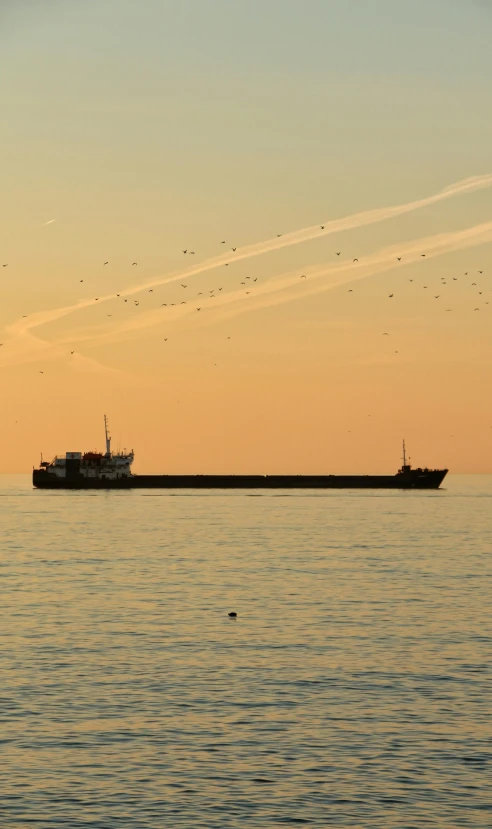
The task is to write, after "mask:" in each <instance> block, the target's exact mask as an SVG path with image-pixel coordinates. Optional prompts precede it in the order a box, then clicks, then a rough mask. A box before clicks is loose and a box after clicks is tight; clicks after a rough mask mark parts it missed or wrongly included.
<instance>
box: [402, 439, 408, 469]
mask: <svg viewBox="0 0 492 829" xmlns="http://www.w3.org/2000/svg"><path fill="white" fill-rule="evenodd" d="M406 465H407V452H406V448H405V438H403V466H406Z"/></svg>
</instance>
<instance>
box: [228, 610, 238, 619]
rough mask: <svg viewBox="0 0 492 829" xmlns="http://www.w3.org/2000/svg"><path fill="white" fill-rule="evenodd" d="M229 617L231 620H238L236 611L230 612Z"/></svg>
mask: <svg viewBox="0 0 492 829" xmlns="http://www.w3.org/2000/svg"><path fill="white" fill-rule="evenodd" d="M227 615H228V616H230V617H231V619H235V618H236V616H237V613H235V612H234V610H231V612H230V613H228V614H227Z"/></svg>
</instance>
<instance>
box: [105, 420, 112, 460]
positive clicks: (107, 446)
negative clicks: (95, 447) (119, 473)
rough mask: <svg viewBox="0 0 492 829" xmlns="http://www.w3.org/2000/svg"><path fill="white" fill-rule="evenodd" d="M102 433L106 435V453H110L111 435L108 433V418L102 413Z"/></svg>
mask: <svg viewBox="0 0 492 829" xmlns="http://www.w3.org/2000/svg"><path fill="white" fill-rule="evenodd" d="M104 433H105V435H106V455H110V454H111V437H110V434H109V426H108V418H107V417H106V415H104Z"/></svg>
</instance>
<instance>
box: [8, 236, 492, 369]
mask: <svg viewBox="0 0 492 829" xmlns="http://www.w3.org/2000/svg"><path fill="white" fill-rule="evenodd" d="M489 242H492V221H491V222H485V223H483V224H480V225H475V226H473V227H470V228H467V229H465V230H461V231H452V232H448V233H440V234H436V235H434V236H429V237H424V238H422V239H417V240H414V241H413V242H410V243H408V244H406V245H398V246H396V245H393V246H391V247H387V248H384V249H382V250H380V251H377V252H376V253H374V254H372V255H370V256H368V257H367V258H366V259H365V260H364V262H363V263H361V264H355V263H353V262H346V263H340V264H339V265H331V266H328V267H326V266H320V267H318V268H312V269H310V270H307V271H306V274H307V277H308V278H307V279H306V281H305V282H304V281H303V282H302V287H301V285H300V278H299V273H288V274H284V275H283V276H280V277H278V278H276V279H272V280H270V281H269V282H268V283H264V284H263V285H261V286H259V287H258V288H256V289H255V295H254V296H252V297H251V298H250V299H246V297H245V294H244V290H236V291H233V292H231V293H229V294H221V295H220V296H218V297H217V298H216V300H214V301H213V304H212V301H211V300H208V299H206V300H205V301H206V302H207V305H206V306H203V311H204V312H205V313H204V314H203V316H202V315H201V316H200V318H198V315H197V313H196V310H195V307H193V308H191V307H190V306H188V305H187V306H186V307H183V306H177V307H176V308H173V309H171V308H167V309H166V311H163V310H162V309H161V308H159V309H155V310H152V311H148V312H144V313H143V314H141V315H139V316H138V317H136V318H134V319H133V320H129V321H127V322H124V323H121V324H119V325H117V326H116V327H114V328H112V329H111V330H110V331H107V332H106V333H103V334H100V335H96V336H94V333H93V332H89V333H88V334H87V335H86V336H79V337H73V336H72V337H71V338H70V343H71V344H75V343H76V342H79V343H84V342H90V343H91V344H96V343H104V342H117V341H119V340H122V339H125V338H126V337H127V335H131V334H132V333H136V332H138V331H142V330H146V329H148V328H151V327H153V326H155V325H166V326H172V325H174V324H176V323H179V322H185V323H186V318H188V321H191V326H189V325H188V326H185V327H188V328H196V327H199V328H201V327H204V326H208V325H214V324H216V323H217V322H221V321H222V320H224V319H229V318H232V317H235V316H237V315H238V314H242V313H247V312H250V311H257V310H260V309H263V308H267V307H269V306H273V305H279V304H281V303H285V302H293V301H295V300H299V299H304V298H305V297H306V296H311V295H313V294H319V293H322V292H325V291H330V290H334V289H335V288H337V287H339V286H341V285H344V284H347V283H353V282H354V281H358V280H361V279H367V278H368V277H371V276H374V275H376V274H379V273H383V272H385V271H388V270H392V269H394V268H395V267H396V268H397V269H398V268H401V267H404V266H405V265H409V264H412V263H415V262H419V261H421V253H422V250H425V252H426V259H432V258H434V257H437V256H442V255H444V254H449V253H453V252H456V251H458V250H465V249H467V248H470V247H475V246H478V245H482V244H487V243H489ZM397 254H398V255H401V256H402V260H403V261H402V263H401V264H398V265H397V264H396V256H397ZM395 279H398V277H397V276H396V277H395ZM13 343H14V344H15V346H16V349H15V352H14V360H15V362H27V361H32V353H33V348H34V350H35V352H36V355H37V356H36V359H39V354H40V353H41V354H42V356H43V359H45V358H48V359H49V358H53V359H54V358H56V357H58V356H60V354H61V353H63V354H64V355H66V349H67V341H65V340H59V341H58V342H56V343H53V344H48V343H46V342H45V341H44V340H38V338H36V337H34V336H33V335H32V334H31V333H30V332H29V331H24V332H22V334H19V335H18V337H17V338H16V339H14V341H13ZM6 345H8V343H6ZM1 356H2V357H4V358H5V359H4V361H3V362H4V364H7V360H8V359H9V357H8V352H7V351H6V352H4V353H3V354H2V355H1ZM9 364H11V361H10V360H9Z"/></svg>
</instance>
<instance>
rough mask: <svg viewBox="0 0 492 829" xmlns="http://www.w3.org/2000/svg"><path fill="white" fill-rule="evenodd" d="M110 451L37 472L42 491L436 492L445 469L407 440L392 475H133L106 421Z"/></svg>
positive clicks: (69, 456) (78, 455)
mask: <svg viewBox="0 0 492 829" xmlns="http://www.w3.org/2000/svg"><path fill="white" fill-rule="evenodd" d="M104 431H105V438H106V452H104V453H103V452H85V453H82V452H66V453H65V456H64V457H55V458H54V459H53V460H52V461H49V462H48V461H43V459H42V458H41V463H40V466H39V468H38V469H33V473H32V482H33V486H35V487H36V488H39V489H438V488H439V487H440V485H441V484H442V482H443V480H444V478H445V477H446V475H447V473H448V470H447V469H427V468H425V469H422V468H420V467H419V468H418V469H413V468H412V466H411V465H410V462H409V461H408V460H407V455H406V449H405V441H403V465H402V466H401V467H400V469H399V470H398V472H397V473H396V474H394V475H135V474H133V473H132V471H131V466H132V463H133V459H134V453H133V450H132V451H131V452H127V451H123V452H117V453H113V452H112V451H111V437H110V434H109V429H108V420H107V417H106V415H105V416H104Z"/></svg>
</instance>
